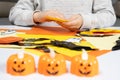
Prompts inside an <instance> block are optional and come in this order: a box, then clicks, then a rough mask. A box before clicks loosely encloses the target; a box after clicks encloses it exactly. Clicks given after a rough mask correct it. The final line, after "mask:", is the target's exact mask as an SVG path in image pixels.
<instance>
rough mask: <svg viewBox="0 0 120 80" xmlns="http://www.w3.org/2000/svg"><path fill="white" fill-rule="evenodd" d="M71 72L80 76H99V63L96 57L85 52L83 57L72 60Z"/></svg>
mask: <svg viewBox="0 0 120 80" xmlns="http://www.w3.org/2000/svg"><path fill="white" fill-rule="evenodd" d="M70 71H71V73H72V74H75V75H78V76H86V77H91V76H95V75H97V74H98V61H97V59H96V57H95V56H92V55H88V54H87V52H86V51H84V50H83V53H82V54H81V55H79V56H75V57H73V58H72V60H71V68H70Z"/></svg>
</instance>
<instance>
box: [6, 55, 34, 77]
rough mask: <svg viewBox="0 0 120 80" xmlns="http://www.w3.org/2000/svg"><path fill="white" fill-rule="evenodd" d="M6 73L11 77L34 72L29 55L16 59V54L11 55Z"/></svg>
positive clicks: (32, 61)
mask: <svg viewBox="0 0 120 80" xmlns="http://www.w3.org/2000/svg"><path fill="white" fill-rule="evenodd" d="M7 72H8V73H10V74H12V75H27V74H30V73H33V72H35V62H34V58H33V57H32V56H31V55H28V54H24V57H23V58H18V54H14V55H11V56H10V57H9V58H8V61H7Z"/></svg>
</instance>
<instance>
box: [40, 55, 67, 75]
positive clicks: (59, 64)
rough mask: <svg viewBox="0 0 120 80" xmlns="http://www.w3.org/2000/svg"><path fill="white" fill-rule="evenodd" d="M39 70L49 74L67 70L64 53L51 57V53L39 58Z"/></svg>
mask: <svg viewBox="0 0 120 80" xmlns="http://www.w3.org/2000/svg"><path fill="white" fill-rule="evenodd" d="M38 72H39V73H41V74H44V75H47V76H56V75H61V74H63V73H65V72H66V62H65V59H64V57H63V56H62V55H60V54H56V55H55V57H54V58H51V57H50V55H49V54H46V55H43V56H41V57H40V59H39V64H38Z"/></svg>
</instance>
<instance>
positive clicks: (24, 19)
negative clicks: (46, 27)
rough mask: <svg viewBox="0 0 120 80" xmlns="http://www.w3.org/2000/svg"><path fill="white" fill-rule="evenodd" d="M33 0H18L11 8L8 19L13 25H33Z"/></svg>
mask: <svg viewBox="0 0 120 80" xmlns="http://www.w3.org/2000/svg"><path fill="white" fill-rule="evenodd" d="M33 13H34V0H19V1H18V2H17V3H16V5H15V6H14V7H12V8H11V10H10V14H9V20H10V22H11V23H12V24H15V25H22V26H28V25H34V24H35V23H34V21H33Z"/></svg>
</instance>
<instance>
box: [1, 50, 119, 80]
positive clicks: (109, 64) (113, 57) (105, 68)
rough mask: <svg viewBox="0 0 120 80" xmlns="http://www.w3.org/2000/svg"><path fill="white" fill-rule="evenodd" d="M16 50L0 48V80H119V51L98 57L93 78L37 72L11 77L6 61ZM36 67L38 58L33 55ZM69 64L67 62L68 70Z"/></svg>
mask: <svg viewBox="0 0 120 80" xmlns="http://www.w3.org/2000/svg"><path fill="white" fill-rule="evenodd" d="M18 51H19V50H18V49H4V48H0V80H120V73H119V72H120V51H119V50H118V51H112V52H109V53H107V54H104V55H102V56H100V57H98V62H99V71H100V72H99V74H98V75H96V76H94V77H78V76H76V75H73V74H71V73H69V72H68V73H66V74H63V75H61V76H55V77H54V76H51V77H48V76H44V75H42V74H39V73H38V72H36V73H33V74H30V75H27V76H12V75H10V74H8V73H6V61H7V59H8V57H9V56H10V55H11V54H13V53H17V52H18ZM33 56H34V58H35V62H36V66H37V63H38V59H39V57H38V56H36V55H33ZM69 65H70V62H68V61H67V67H68V69H69Z"/></svg>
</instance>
